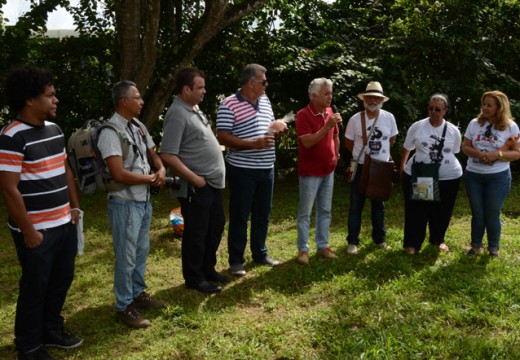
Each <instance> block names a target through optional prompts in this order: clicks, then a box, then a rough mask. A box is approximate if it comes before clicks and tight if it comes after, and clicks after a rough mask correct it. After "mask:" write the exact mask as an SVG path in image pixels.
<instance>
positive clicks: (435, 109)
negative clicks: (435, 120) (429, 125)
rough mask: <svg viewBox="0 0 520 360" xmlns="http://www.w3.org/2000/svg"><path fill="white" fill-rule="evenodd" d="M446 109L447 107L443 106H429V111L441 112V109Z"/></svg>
mask: <svg viewBox="0 0 520 360" xmlns="http://www.w3.org/2000/svg"><path fill="white" fill-rule="evenodd" d="M444 110H446V108H444V109H441V108H438V107H433V106H430V107H428V111H435V112H441V111H444Z"/></svg>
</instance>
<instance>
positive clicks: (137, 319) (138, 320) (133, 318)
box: [117, 306, 152, 329]
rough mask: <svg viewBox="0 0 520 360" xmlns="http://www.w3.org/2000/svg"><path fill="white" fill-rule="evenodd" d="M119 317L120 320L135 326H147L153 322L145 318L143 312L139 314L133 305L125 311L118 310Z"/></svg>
mask: <svg viewBox="0 0 520 360" xmlns="http://www.w3.org/2000/svg"><path fill="white" fill-rule="evenodd" d="M117 317H118V318H119V320H121V321H122V322H124V323H125V324H126V325H128V326H130V327H133V328H138V329H140V328H146V327H148V326H151V325H152V324H151V323H150V321H148V320H147V319H145V318H143V317H142V316H141V314H139V311H138V310H137V309H136V308H135V307H133V306H128V307H127V308H126V309H125V310H123V311H118V312H117Z"/></svg>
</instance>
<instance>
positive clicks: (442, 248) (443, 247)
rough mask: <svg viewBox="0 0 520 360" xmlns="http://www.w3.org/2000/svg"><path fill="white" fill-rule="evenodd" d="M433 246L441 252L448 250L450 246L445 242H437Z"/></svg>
mask: <svg viewBox="0 0 520 360" xmlns="http://www.w3.org/2000/svg"><path fill="white" fill-rule="evenodd" d="M435 246H436V247H437V249H439V250H440V251H442V252H449V251H450V248H449V247H448V245H446V244H445V243H441V244H437V245H435Z"/></svg>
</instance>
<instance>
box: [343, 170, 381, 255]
mask: <svg viewBox="0 0 520 360" xmlns="http://www.w3.org/2000/svg"><path fill="white" fill-rule="evenodd" d="M362 172H363V165H360V164H358V166H357V170H356V176H355V177H354V181H352V183H351V184H350V206H349V208H348V220H347V231H348V235H347V242H348V243H349V244H351V245H359V233H360V232H361V220H362V217H363V207H364V206H365V201H366V198H365V197H364V196H363V195H361V193H360V191H359V183H360V181H361V173H362ZM369 201H370V206H371V211H372V213H371V215H372V217H371V219H372V240H373V241H374V243H376V244H381V243H383V242H385V239H386V229H385V203H384V202H383V201H377V200H369Z"/></svg>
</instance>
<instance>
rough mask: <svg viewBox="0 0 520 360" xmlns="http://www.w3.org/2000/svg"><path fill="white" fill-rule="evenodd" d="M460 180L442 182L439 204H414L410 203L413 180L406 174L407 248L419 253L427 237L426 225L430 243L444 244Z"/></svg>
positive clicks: (405, 213)
mask: <svg viewBox="0 0 520 360" xmlns="http://www.w3.org/2000/svg"><path fill="white" fill-rule="evenodd" d="M461 178H462V177H460V178H458V179H454V180H441V181H439V191H440V194H441V201H440V202H434V201H413V200H410V195H411V194H412V177H411V176H410V175H407V174H403V196H404V247H413V248H415V249H416V250H420V249H421V246H422V244H423V242H424V238H425V236H426V226H427V225H428V229H429V231H430V244H432V245H439V244H442V243H443V242H444V236H445V235H446V230H447V229H448V226H449V225H450V220H451V214H452V212H453V207H454V206H455V200H456V199H457V193H458V192H459V185H460V180H461Z"/></svg>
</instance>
